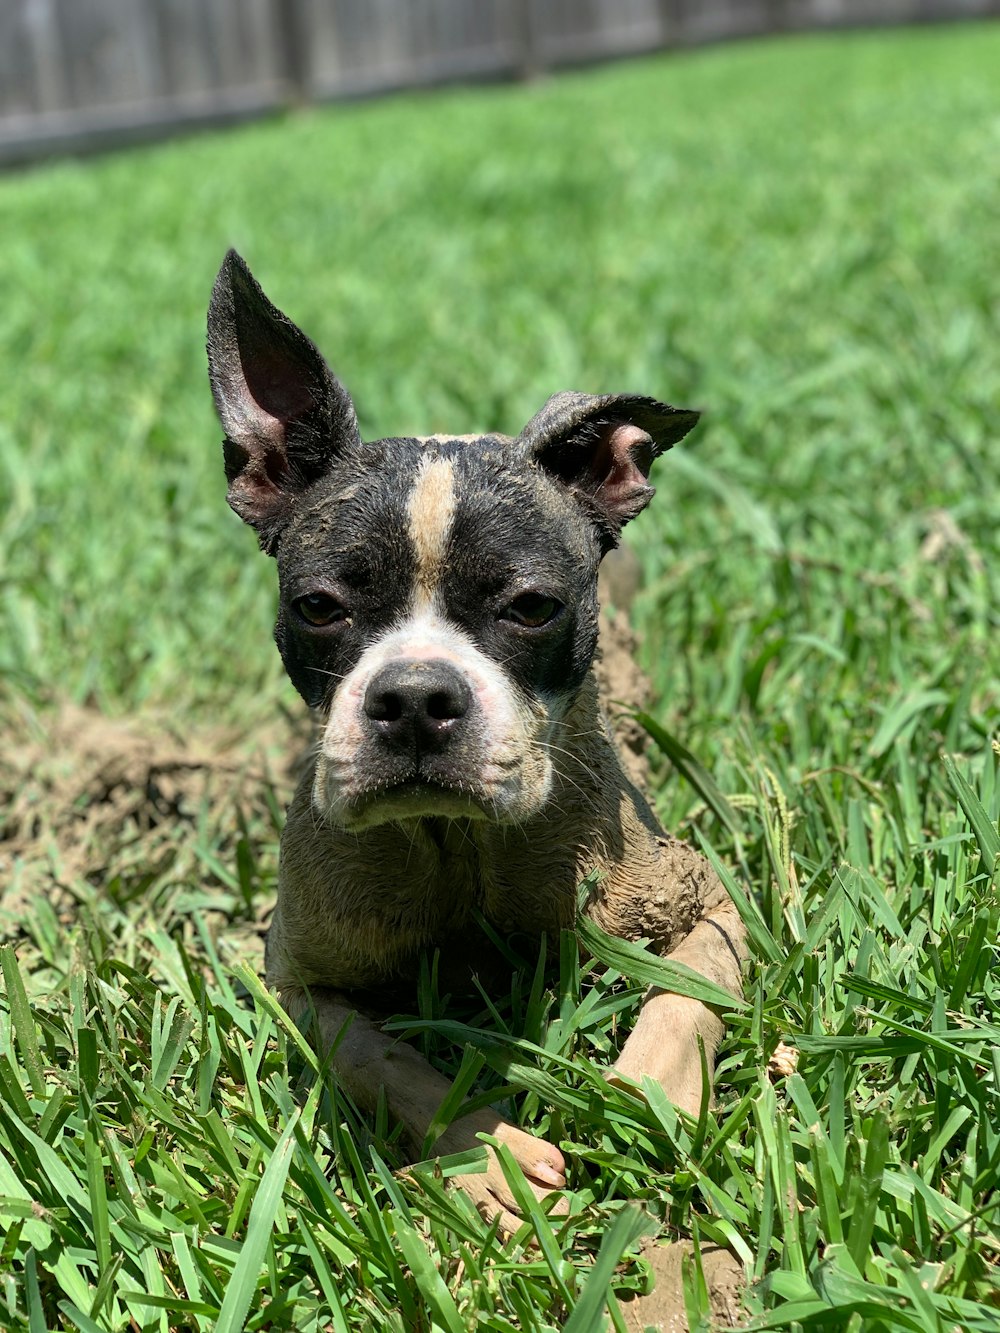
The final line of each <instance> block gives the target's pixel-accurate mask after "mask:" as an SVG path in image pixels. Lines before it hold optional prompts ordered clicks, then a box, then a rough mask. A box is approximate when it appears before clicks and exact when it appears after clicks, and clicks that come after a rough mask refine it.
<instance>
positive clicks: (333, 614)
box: [294, 592, 347, 628]
mask: <svg viewBox="0 0 1000 1333" xmlns="http://www.w3.org/2000/svg"><path fill="white" fill-rule="evenodd" d="M294 606H295V609H296V611H297V612H298V613H299V616H300V617H301V619H302V620H304V621H305V622H306V624H307V625H314V626H316V627H317V628H320V627H322V626H323V625H335V624H337V622H338V621H341V620H346V619H347V609H346V607H343V606H341V604H340V603H339V602H338V601H337V599H336V597H331V596H330V595H329V593H325V592H312V593H309V594H308V596H306V597H300V598H298V600H297V601H296V602H295V603H294Z"/></svg>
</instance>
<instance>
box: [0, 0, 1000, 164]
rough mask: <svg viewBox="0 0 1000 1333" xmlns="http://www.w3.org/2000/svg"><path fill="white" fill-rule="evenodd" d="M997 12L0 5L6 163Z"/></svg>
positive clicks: (978, 6) (685, 5)
mask: <svg viewBox="0 0 1000 1333" xmlns="http://www.w3.org/2000/svg"><path fill="white" fill-rule="evenodd" d="M997 13H1000V3H997V0H477V3H474V4H472V3H469V0H374V2H369V0H4V3H3V5H2V6H0V161H16V160H27V159H31V158H34V157H37V156H39V155H40V154H43V153H49V152H53V151H59V150H61V149H66V148H71V149H74V150H82V149H86V148H94V147H97V146H109V145H112V144H118V143H125V142H130V141H135V140H136V139H140V138H143V137H150V136H154V135H162V134H163V133H165V132H169V131H171V130H173V129H178V128H182V127H184V126H191V125H197V124H210V123H214V122H219V121H225V120H231V119H236V118H241V117H246V116H252V115H255V114H259V113H260V112H262V111H266V110H270V109H274V108H275V107H280V106H284V105H287V104H288V103H289V102H292V103H307V102H315V101H323V100H325V99H328V98H336V97H354V96H358V95H370V94H373V93H378V92H385V91H387V90H390V89H398V88H416V87H426V86H428V85H433V84H441V83H447V82H455V81H461V80H469V79H481V78H508V77H511V76H520V77H531V76H534V75H537V74H539V73H540V72H542V71H544V70H552V69H557V68H559V67H562V66H566V65H573V64H581V63H585V62H591V61H599V60H605V59H608V58H612V57H620V56H623V55H628V54H634V53H636V52H646V51H657V50H662V49H665V48H672V47H679V46H696V45H699V44H702V43H706V42H713V41H719V40H724V39H733V38H739V37H749V36H759V35H761V34H765V33H779V32H794V31H802V30H808V29H817V28H836V27H844V26H859V25H861V26H863V25H878V24H896V23H913V22H925V23H926V22H935V21H941V20H951V19H960V18H975V17H983V16H986V15H990V14H997Z"/></svg>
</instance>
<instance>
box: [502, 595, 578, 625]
mask: <svg viewBox="0 0 1000 1333" xmlns="http://www.w3.org/2000/svg"><path fill="white" fill-rule="evenodd" d="M562 609H563V607H562V602H557V601H556V599H555V598H554V597H546V596H545V594H544V593H540V592H522V593H521V595H520V596H519V597H515V598H514V600H513V601H512V602H511V604H510V606H508V607H506V608H505V609H504V610H503V611H502V612H501V613H500V616H501V619H502V620H512V621H513V622H514V624H515V625H525V626H527V628H528V629H541V627H542V626H543V625H547V624H548V623H549V621H550V620H555V618H556V616H557V615H558V614H559V612H560V611H561V610H562Z"/></svg>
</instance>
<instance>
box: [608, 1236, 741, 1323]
mask: <svg viewBox="0 0 1000 1333" xmlns="http://www.w3.org/2000/svg"><path fill="white" fill-rule="evenodd" d="M693 1253H694V1246H693V1244H692V1243H691V1241H689V1240H682V1241H676V1242H674V1243H673V1244H668V1245H661V1244H657V1242H656V1241H655V1240H646V1241H645V1242H644V1243H643V1245H642V1254H643V1257H644V1258H645V1259H646V1260H648V1262H649V1263H650V1265H651V1266H652V1269H653V1274H654V1276H655V1279H656V1285H655V1286H654V1288H653V1290H652V1291H651V1292H650V1293H649V1295H648V1296H636V1297H634V1298H633V1299H632V1300H630V1301H623V1302H622V1307H621V1309H622V1315H623V1316H624V1319H625V1327H626V1328H627V1329H629V1330H630V1333H644V1330H645V1329H648V1328H652V1329H655V1330H656V1333H688V1328H689V1325H688V1320H687V1314H686V1312H685V1309H684V1283H683V1277H682V1270H683V1264H684V1259H685V1257H686V1256H687V1255H693ZM701 1266H702V1272H703V1273H704V1274H705V1283H706V1286H707V1287H708V1299H709V1302H710V1304H711V1307H712V1319H713V1327H718V1328H738V1327H739V1324H740V1321H741V1318H742V1315H743V1291H744V1288H745V1287H746V1278H745V1277H744V1275H743V1269H742V1267H741V1265H740V1263H739V1261H738V1260H737V1259H736V1257H735V1256H734V1255H732V1254H731V1253H730V1252H729V1251H728V1250H724V1249H722V1248H721V1246H718V1245H703V1246H702V1247H701Z"/></svg>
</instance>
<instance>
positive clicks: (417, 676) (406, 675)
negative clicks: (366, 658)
mask: <svg viewBox="0 0 1000 1333" xmlns="http://www.w3.org/2000/svg"><path fill="white" fill-rule="evenodd" d="M471 703H472V692H471V691H470V689H469V687H468V685H467V684H466V681H465V678H464V677H463V675H462V674H461V672H460V671H458V670H457V668H455V667H453V666H452V665H451V664H450V663H449V662H442V661H430V662H422V661H400V662H390V663H389V665H388V666H384V667H383V668H382V669H381V671H379V672H377V673H376V674H375V675H374V676H373V677H372V679H371V682H370V683H369V685H368V689H367V690H366V691H365V714H366V716H367V717H368V718H370V719H371V721H372V723H373V725H374V728H375V730H376V731H377V732H378V733H379V734H380V735H381V736H382V738H383V739H384V740H386V741H388V742H389V743H390V744H391V745H392V746H393V747H394V748H396V749H400V750H405V751H407V752H408V753H410V754H414V755H415V756H419V755H420V754H426V753H434V752H437V751H440V750H443V749H444V747H445V746H446V745H447V744H448V741H449V739H450V737H451V734H452V732H453V730H454V728H455V726H456V724H457V723H458V722H460V721H461V719H462V718H463V717H465V715H466V714H467V713H468V711H469V707H470V705H471Z"/></svg>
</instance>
